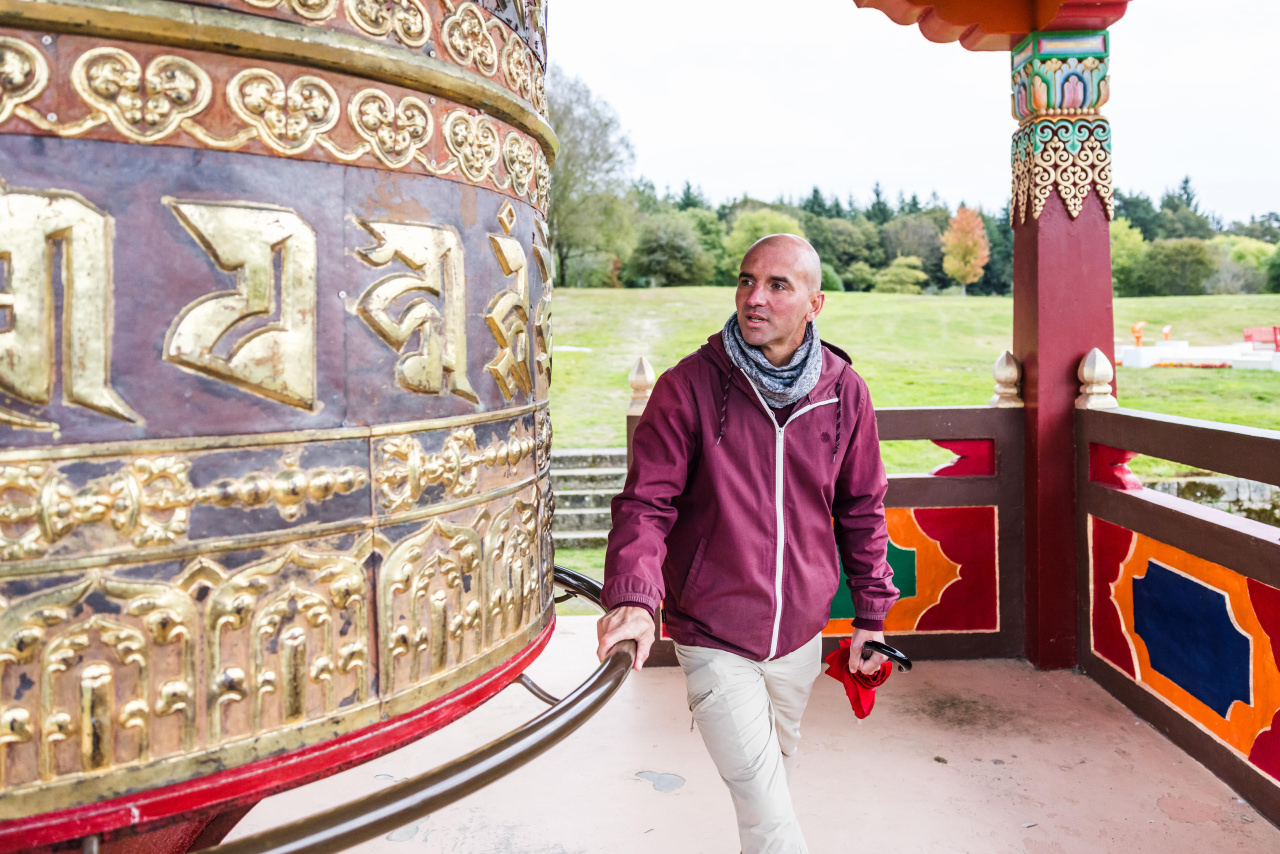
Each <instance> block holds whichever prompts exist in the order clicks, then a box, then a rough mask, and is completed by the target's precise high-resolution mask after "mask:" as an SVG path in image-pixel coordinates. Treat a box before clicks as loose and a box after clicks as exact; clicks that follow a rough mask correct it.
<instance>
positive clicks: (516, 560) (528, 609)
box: [481, 497, 541, 647]
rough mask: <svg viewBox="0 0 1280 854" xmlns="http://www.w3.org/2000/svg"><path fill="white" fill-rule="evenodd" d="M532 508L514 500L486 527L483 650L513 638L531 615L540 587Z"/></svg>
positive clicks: (535, 518) (535, 510)
mask: <svg viewBox="0 0 1280 854" xmlns="http://www.w3.org/2000/svg"><path fill="white" fill-rule="evenodd" d="M538 519H539V515H538V511H537V508H536V507H535V506H534V504H531V503H529V502H526V501H523V500H521V499H520V498H519V497H516V498H513V499H512V501H511V503H510V504H509V505H508V506H507V507H505V508H503V509H502V510H501V511H499V512H498V513H497V514H496V515H495V516H494V517H493V522H492V524H490V525H489V528H488V531H487V532H486V534H485V541H484V566H483V574H482V578H484V579H485V581H486V583H485V584H483V585H481V590H482V591H485V590H487V592H488V599H487V601H486V609H485V614H484V621H483V640H484V645H485V646H486V647H488V646H493V645H494V644H496V643H499V642H500V641H502V640H503V639H504V638H506V637H509V636H510V635H512V634H514V633H515V632H516V631H517V630H518V629H519V628H520V627H521V626H523V625H524V624H525V623H526V622H527V621H528V620H529V619H530V618H531V617H532V614H533V611H534V609H533V607H532V606H533V604H534V603H535V602H536V601H537V599H538V589H539V587H540V586H541V585H540V584H539V578H538V571H537V569H538V567H537V566H536V565H535V561H534V554H535V551H536V550H537V547H538V543H539V536H538Z"/></svg>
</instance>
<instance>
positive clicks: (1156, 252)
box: [1111, 178, 1280, 297]
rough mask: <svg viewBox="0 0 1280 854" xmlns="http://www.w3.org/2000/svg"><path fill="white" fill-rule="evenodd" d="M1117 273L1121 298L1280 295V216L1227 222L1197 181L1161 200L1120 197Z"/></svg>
mask: <svg viewBox="0 0 1280 854" xmlns="http://www.w3.org/2000/svg"><path fill="white" fill-rule="evenodd" d="M1115 204H1116V218H1115V219H1114V220H1113V221H1112V223H1111V275H1112V284H1113V285H1114V287H1115V292H1116V295H1117V296H1125V297H1146V296H1180V295H1192V294H1206V293H1208V294H1257V293H1280V252H1277V251H1276V247H1277V244H1280V214H1276V213H1268V214H1264V215H1263V216H1261V217H1250V218H1249V222H1247V223H1245V222H1233V223H1231V225H1230V226H1228V227H1225V228H1224V227H1223V225H1222V222H1221V221H1220V220H1219V219H1218V218H1217V217H1215V216H1213V215H1212V214H1210V213H1206V212H1204V211H1202V210H1201V209H1200V202H1199V199H1198V198H1197V197H1196V192H1195V189H1194V188H1193V187H1192V186H1191V179H1190V178H1183V179H1182V183H1181V184H1180V185H1178V188H1177V189H1176V190H1169V191H1168V192H1166V193H1165V194H1164V196H1163V197H1162V198H1161V199H1160V205H1159V207H1156V205H1155V203H1153V202H1152V200H1151V199H1150V198H1148V197H1147V196H1146V195H1144V194H1142V193H1134V194H1132V195H1126V194H1125V193H1122V192H1119V191H1117V192H1116V193H1115Z"/></svg>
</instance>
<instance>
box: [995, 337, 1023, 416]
mask: <svg viewBox="0 0 1280 854" xmlns="http://www.w3.org/2000/svg"><path fill="white" fill-rule="evenodd" d="M991 373H992V374H993V375H994V376H995V378H996V389H995V391H996V393H995V394H994V395H992V397H991V400H989V401H987V406H994V407H997V408H999V409H1016V408H1019V407H1021V406H1022V405H1023V403H1022V398H1021V397H1020V396H1019V394H1018V382H1019V381H1020V380H1021V379H1022V365H1020V364H1018V360H1017V358H1015V357H1014V355H1013V353H1011V352H1010V351H1008V350H1005V351H1004V352H1003V353H1001V354H1000V358H999V359H996V364H995V367H994V368H992V369H991Z"/></svg>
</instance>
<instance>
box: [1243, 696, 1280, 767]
mask: <svg viewBox="0 0 1280 854" xmlns="http://www.w3.org/2000/svg"><path fill="white" fill-rule="evenodd" d="M1249 761H1250V762H1252V763H1253V764H1254V765H1256V766H1258V767H1259V768H1261V769H1262V770H1263V771H1266V772H1267V773H1268V774H1270V775H1271V776H1272V777H1274V778H1276V780H1277V781H1280V712H1276V716H1275V717H1274V718H1272V719H1271V727H1270V728H1269V729H1264V730H1263V731H1262V732H1260V733H1259V734H1258V737H1257V739H1255V740H1254V742H1253V749H1252V750H1250V751H1249Z"/></svg>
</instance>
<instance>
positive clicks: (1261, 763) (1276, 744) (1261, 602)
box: [1249, 579, 1280, 780]
mask: <svg viewBox="0 0 1280 854" xmlns="http://www.w3.org/2000/svg"><path fill="white" fill-rule="evenodd" d="M1249 601H1250V602H1252V603H1253V612H1254V614H1256V615H1257V617H1258V622H1259V623H1261V624H1262V630H1263V631H1264V632H1266V633H1267V637H1268V638H1270V639H1271V655H1272V657H1273V658H1275V659H1276V663H1277V664H1280V590H1277V589H1276V588H1274V587H1270V586H1268V585H1266V584H1263V583H1261V582H1259V581H1254V580H1253V579H1249ZM1249 761H1250V762H1252V763H1253V764H1254V765H1256V766H1258V767H1259V768H1261V769H1262V770H1263V771H1266V772H1267V773H1268V774H1270V775H1271V776H1272V777H1275V778H1276V779H1277V780H1280V712H1277V713H1276V716H1275V718H1273V719H1272V721H1271V728H1270V729H1266V730H1263V731H1262V732H1260V733H1259V734H1258V737H1257V738H1256V739H1255V740H1254V742H1253V747H1252V749H1250V751H1249Z"/></svg>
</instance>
